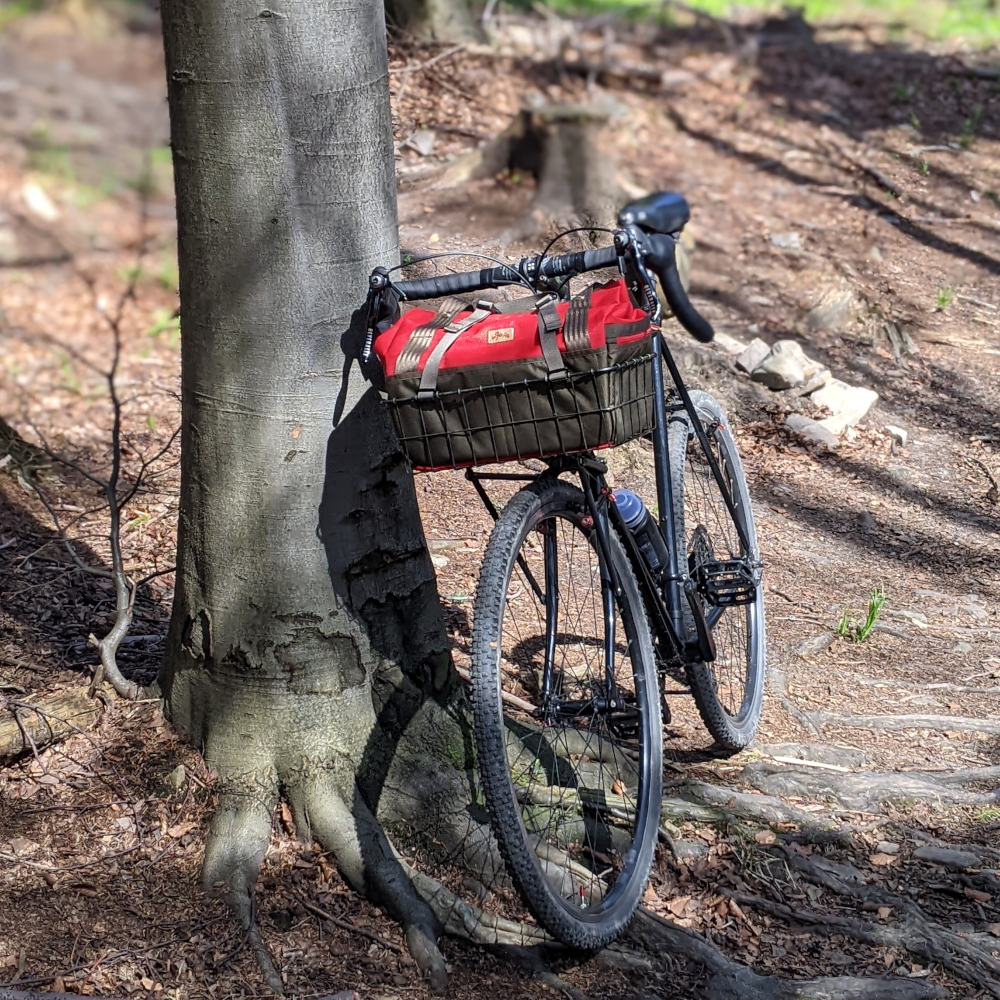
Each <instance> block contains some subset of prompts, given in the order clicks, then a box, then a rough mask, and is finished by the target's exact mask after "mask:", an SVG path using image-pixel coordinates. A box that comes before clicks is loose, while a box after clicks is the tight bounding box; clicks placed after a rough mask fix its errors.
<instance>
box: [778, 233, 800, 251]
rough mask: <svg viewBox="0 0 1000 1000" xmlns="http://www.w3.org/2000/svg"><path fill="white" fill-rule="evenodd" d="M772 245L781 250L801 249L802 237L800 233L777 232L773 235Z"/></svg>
mask: <svg viewBox="0 0 1000 1000" xmlns="http://www.w3.org/2000/svg"><path fill="white" fill-rule="evenodd" d="M771 246H774V247H777V248H778V249H779V250H801V249H802V239H801V238H800V236H799V234H798V233H775V234H774V235H773V236H772V237H771Z"/></svg>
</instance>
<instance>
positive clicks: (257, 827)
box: [202, 780, 285, 996]
mask: <svg viewBox="0 0 1000 1000" xmlns="http://www.w3.org/2000/svg"><path fill="white" fill-rule="evenodd" d="M276 802H277V787H276V783H275V782H274V781H273V780H272V781H271V782H268V783H266V784H264V785H263V786H258V787H251V788H245V789H242V790H241V791H240V792H235V791H234V790H230V791H229V792H228V793H227V794H223V796H222V797H221V798H220V801H219V808H218V809H217V810H216V812H215V815H214V816H213V817H212V825H211V827H210V829H209V833H208V842H207V844H206V845H205V866H204V869H203V874H202V877H203V879H204V882H205V885H206V886H210V887H213V888H217V889H221V890H222V892H223V893H224V895H225V899H226V902H227V903H228V904H229V906H230V907H231V908H232V910H233V912H234V913H235V914H236V916H237V917H238V918H239V921H240V923H241V924H242V925H243V928H244V930H245V931H246V932H247V941H248V943H249V944H250V947H251V949H252V950H253V953H254V957H255V958H256V959H257V965H258V966H259V967H260V971H261V974H262V975H263V976H264V981H265V982H266V983H267V985H268V987H269V988H270V989H271V990H272V991H273V992H274V993H276V994H277V995H278V996H284V995H285V989H284V984H283V983H282V981H281V974H280V973H279V972H278V970H277V969H276V968H275V965H274V959H273V958H272V957H271V953H270V951H269V950H268V947H267V945H266V944H265V942H264V939H263V938H262V937H261V934H260V928H259V927H258V926H257V912H256V905H255V902H254V892H253V886H254V882H255V881H256V880H257V872H258V871H259V870H260V865H261V862H262V861H263V860H264V853H265V851H266V850H267V843H268V839H269V837H270V834H271V813H272V811H273V810H274V806H275V804H276Z"/></svg>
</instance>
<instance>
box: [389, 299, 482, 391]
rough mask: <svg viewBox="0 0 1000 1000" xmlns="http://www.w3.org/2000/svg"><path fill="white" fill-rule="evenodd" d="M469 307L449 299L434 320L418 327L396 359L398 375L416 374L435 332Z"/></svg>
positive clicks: (457, 300) (439, 309)
mask: <svg viewBox="0 0 1000 1000" xmlns="http://www.w3.org/2000/svg"><path fill="white" fill-rule="evenodd" d="M468 308H469V307H468V305H467V304H466V303H465V302H463V301H462V300H461V299H456V298H451V297H449V298H447V299H445V300H444V301H443V302H442V303H441V305H439V306H438V311H437V312H436V313H435V314H434V317H433V319H431V320H430V321H429V322H427V323H424V324H423V326H418V327H417V328H416V329H415V330H414V331H413V332H412V333H411V334H410V339H409V340H407V342H406V346H405V347H404V348H403V349H402V351H400V352H399V357H398V358H397V359H396V374H397V375H405V374H407V373H408V372H415V371H416V370H417V368H418V367H419V366H420V359H421V358H422V357H423V354H424V351H426V350H427V348H428V347H430V346H431V341H432V340H433V339H434V331H435V330H440V329H441V328H442V327H446V326H447V325H448V324H449V323H450V322H451V321H452V320H453V319H454V318H455V317H456V316H457V315H458V314H459V313H460V312H461V311H462V310H463V309H468Z"/></svg>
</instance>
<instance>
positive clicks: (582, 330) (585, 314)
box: [563, 286, 593, 351]
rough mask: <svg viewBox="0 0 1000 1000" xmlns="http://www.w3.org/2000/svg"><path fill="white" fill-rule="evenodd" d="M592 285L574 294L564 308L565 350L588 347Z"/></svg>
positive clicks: (581, 349) (582, 349)
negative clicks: (567, 305)
mask: <svg viewBox="0 0 1000 1000" xmlns="http://www.w3.org/2000/svg"><path fill="white" fill-rule="evenodd" d="M592 291H593V286H590V287H587V288H585V289H584V290H583V291H582V292H580V293H579V294H578V295H574V296H573V298H572V299H570V302H569V308H568V309H567V310H566V322H565V324H564V326H563V338H564V339H565V341H566V350H567V351H585V350H588V349H589V348H590V332H589V330H588V329H587V321H588V318H589V316H590V294H591V292H592Z"/></svg>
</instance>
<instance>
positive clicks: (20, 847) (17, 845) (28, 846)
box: [10, 837, 38, 858]
mask: <svg viewBox="0 0 1000 1000" xmlns="http://www.w3.org/2000/svg"><path fill="white" fill-rule="evenodd" d="M37 846H38V845H37V844H36V843H35V842H34V841H33V840H26V839H25V838H24V837H11V840H10V849H11V851H12V852H13V854H15V855H16V856H17V857H19V858H20V857H23V856H24V855H25V854H30V853H31V852H32V851H33V850H34V849H35V848H36V847H37Z"/></svg>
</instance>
